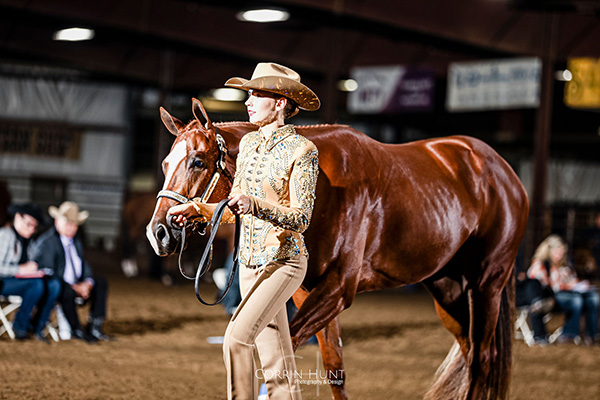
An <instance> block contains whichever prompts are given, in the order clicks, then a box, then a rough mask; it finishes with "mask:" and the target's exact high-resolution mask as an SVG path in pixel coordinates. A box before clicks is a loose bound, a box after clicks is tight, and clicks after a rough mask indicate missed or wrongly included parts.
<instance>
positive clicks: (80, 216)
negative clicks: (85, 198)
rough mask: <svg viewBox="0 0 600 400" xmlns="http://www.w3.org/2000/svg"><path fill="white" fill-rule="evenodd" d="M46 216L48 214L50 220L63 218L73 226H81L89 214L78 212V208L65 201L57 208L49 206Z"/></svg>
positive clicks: (74, 204)
mask: <svg viewBox="0 0 600 400" xmlns="http://www.w3.org/2000/svg"><path fill="white" fill-rule="evenodd" d="M48 214H50V216H51V217H52V218H58V217H65V218H66V219H67V221H69V222H71V223H73V224H75V225H81V224H83V223H84V222H85V220H86V219H88V217H89V216H90V213H89V212H87V211H81V212H80V211H79V206H78V205H77V204H76V203H73V202H72V201H65V202H64V203H62V204H61V205H60V207H58V208H56V207H54V206H50V208H48Z"/></svg>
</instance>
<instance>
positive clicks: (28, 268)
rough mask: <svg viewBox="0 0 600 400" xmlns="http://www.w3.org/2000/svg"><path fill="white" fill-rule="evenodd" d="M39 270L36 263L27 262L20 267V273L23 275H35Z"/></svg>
mask: <svg viewBox="0 0 600 400" xmlns="http://www.w3.org/2000/svg"><path fill="white" fill-rule="evenodd" d="M37 270H38V265H37V263H36V262H34V261H27V262H26V263H24V264H21V265H19V273H20V274H23V275H27V274H33V273H34V272H36V271H37Z"/></svg>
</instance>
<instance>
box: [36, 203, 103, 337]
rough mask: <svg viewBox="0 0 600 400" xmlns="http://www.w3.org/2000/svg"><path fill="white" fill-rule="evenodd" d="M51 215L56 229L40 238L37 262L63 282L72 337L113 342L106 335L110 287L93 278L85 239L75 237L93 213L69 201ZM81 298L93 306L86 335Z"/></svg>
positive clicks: (63, 299)
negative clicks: (79, 313) (81, 319)
mask: <svg viewBox="0 0 600 400" xmlns="http://www.w3.org/2000/svg"><path fill="white" fill-rule="evenodd" d="M48 214H50V216H51V217H52V218H54V227H53V228H52V229H49V230H48V231H47V232H46V233H44V234H43V235H42V236H41V237H40V238H39V241H38V245H37V247H36V252H35V260H36V261H37V263H38V265H40V267H43V268H51V269H52V270H53V271H54V276H55V277H56V278H57V279H59V280H60V282H61V286H62V290H61V294H60V296H59V302H60V305H61V307H62V309H63V312H64V314H65V317H66V319H67V321H68V322H69V325H70V326H71V337H73V338H75V339H80V340H86V341H88V342H93V341H98V340H109V339H110V338H109V337H108V336H106V335H104V333H102V324H103V322H104V320H105V318H106V299H107V292H108V285H107V283H106V280H105V279H104V278H101V277H97V276H93V274H92V268H91V267H90V265H89V264H88V262H87V261H86V260H85V258H84V256H83V245H82V243H81V240H80V239H79V238H78V237H76V236H75V235H76V234H77V231H78V230H79V226H80V225H81V224H83V223H84V222H85V221H86V220H87V219H88V217H89V213H88V212H87V211H79V206H78V205H77V204H76V203H73V202H70V201H65V202H64V203H62V204H61V205H60V206H59V207H58V208H57V207H55V206H50V208H49V209H48ZM77 298H81V299H83V300H84V301H85V302H87V301H89V302H90V305H91V307H90V316H89V320H88V321H89V323H88V327H87V328H88V329H87V332H85V333H84V331H83V330H82V328H81V324H80V322H79V317H78V316H77V308H76V299H77Z"/></svg>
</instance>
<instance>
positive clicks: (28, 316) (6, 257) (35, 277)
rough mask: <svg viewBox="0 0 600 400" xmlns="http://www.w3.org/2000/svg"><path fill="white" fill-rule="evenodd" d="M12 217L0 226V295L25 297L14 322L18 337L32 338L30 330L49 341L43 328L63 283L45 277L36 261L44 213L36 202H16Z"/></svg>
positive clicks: (10, 210)
mask: <svg viewBox="0 0 600 400" xmlns="http://www.w3.org/2000/svg"><path fill="white" fill-rule="evenodd" d="M9 218H10V219H11V221H12V222H9V223H8V224H7V225H6V226H5V227H3V228H0V294H1V295H3V296H15V295H16V296H20V297H21V298H22V303H21V307H20V308H19V310H17V312H16V314H15V319H14V321H13V330H14V332H15V337H16V338H17V339H19V340H25V339H29V333H28V331H31V332H32V333H33V337H34V338H35V339H37V340H40V341H43V342H45V343H49V341H48V339H46V338H45V337H44V336H43V335H42V331H43V330H44V328H45V327H46V325H48V319H49V318H50V313H51V312H52V309H53V308H54V305H55V303H56V299H57V297H58V294H59V292H60V284H58V283H57V282H56V281H53V280H51V279H48V278H45V277H43V276H44V275H45V274H44V272H43V271H41V270H40V269H38V264H37V263H35V262H34V261H33V252H34V250H33V249H34V244H33V239H32V236H33V234H34V233H35V230H36V229H37V226H38V224H39V222H40V221H41V219H42V216H41V212H40V211H39V209H38V208H37V207H36V206H34V205H33V204H21V205H13V206H11V207H10V208H9ZM36 306H37V312H36V313H35V315H33V317H32V312H33V310H34V308H36Z"/></svg>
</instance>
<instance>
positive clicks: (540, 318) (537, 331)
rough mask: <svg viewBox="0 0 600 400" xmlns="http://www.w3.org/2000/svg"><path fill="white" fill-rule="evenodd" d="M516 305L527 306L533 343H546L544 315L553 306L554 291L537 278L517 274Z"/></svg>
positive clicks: (522, 273) (541, 344) (542, 344)
mask: <svg viewBox="0 0 600 400" xmlns="http://www.w3.org/2000/svg"><path fill="white" fill-rule="evenodd" d="M516 289H517V290H516V306H517V307H523V306H527V307H528V310H529V312H528V319H529V323H530V325H531V330H532V331H533V339H534V343H535V344H536V345H539V346H544V345H547V344H548V333H547V332H546V325H545V324H544V316H545V315H546V314H547V313H549V312H550V311H551V310H552V308H553V307H554V304H555V303H554V293H553V292H552V290H551V289H549V288H544V286H542V284H541V283H540V281H539V280H537V279H530V278H528V277H527V275H526V274H525V272H521V273H519V274H518V275H517V281H516Z"/></svg>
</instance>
